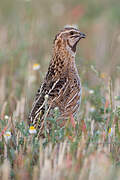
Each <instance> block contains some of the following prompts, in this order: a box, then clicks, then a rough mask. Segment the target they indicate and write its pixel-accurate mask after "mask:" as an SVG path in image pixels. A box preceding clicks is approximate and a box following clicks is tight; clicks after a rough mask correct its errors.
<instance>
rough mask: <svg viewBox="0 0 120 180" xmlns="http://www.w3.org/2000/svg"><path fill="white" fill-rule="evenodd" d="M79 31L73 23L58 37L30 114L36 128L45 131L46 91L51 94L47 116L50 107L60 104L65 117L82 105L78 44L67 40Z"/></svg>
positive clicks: (61, 115) (62, 114)
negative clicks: (78, 69) (76, 54)
mask: <svg viewBox="0 0 120 180" xmlns="http://www.w3.org/2000/svg"><path fill="white" fill-rule="evenodd" d="M71 31H73V33H74V34H73V35H74V36H70V33H71ZM75 33H76V34H75ZM78 33H79V34H80V31H79V30H77V29H74V28H72V27H71V28H65V29H64V30H62V31H61V32H60V33H59V34H57V36H56V37H55V40H54V48H53V56H52V60H51V61H50V64H49V67H48V72H47V74H46V76H45V79H44V82H43V83H42V85H41V87H40V89H38V92H37V94H36V97H35V100H34V103H33V106H32V110H31V112H30V114H29V124H31V123H32V124H33V125H34V127H35V128H39V134H42V131H43V129H44V112H45V95H48V102H47V103H48V109H49V112H48V116H49V115H50V111H51V109H54V108H55V107H58V108H59V111H60V117H59V118H60V119H63V121H64V120H65V121H66V120H67V119H68V118H69V116H70V115H71V114H73V115H74V114H75V113H76V112H77V110H78V108H79V105H80V99H81V83H80V78H79V75H78V71H77V68H76V65H75V51H76V47H74V46H72V45H70V42H68V41H69V38H70V37H73V38H74V37H75V38H76V37H77V36H78V35H77V34H78ZM71 34H72V33H71ZM80 35H81V34H80ZM80 35H79V36H80ZM82 35H83V33H82ZM84 36H85V35H84ZM81 38H82V37H81ZM81 38H80V39H81ZM80 39H79V40H80ZM74 41H75V40H74ZM75 43H76V42H75ZM73 45H74V44H73ZM76 45H77V43H76ZM76 45H75V46H76ZM72 48H75V49H72ZM38 121H39V122H38Z"/></svg>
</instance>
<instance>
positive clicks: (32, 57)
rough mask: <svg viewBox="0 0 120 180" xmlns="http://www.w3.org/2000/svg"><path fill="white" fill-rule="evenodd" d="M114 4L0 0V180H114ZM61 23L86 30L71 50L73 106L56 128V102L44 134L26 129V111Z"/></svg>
mask: <svg viewBox="0 0 120 180" xmlns="http://www.w3.org/2000/svg"><path fill="white" fill-rule="evenodd" d="M58 7H59V8H58ZM105 7H107V8H105ZM56 8H58V9H59V11H58V12H57V13H56ZM118 9H119V0H117V1H116V2H114V6H113V2H112V0H110V1H109V2H106V1H101V2H99V3H98V2H97V1H94V0H92V1H91V2H90V3H89V1H88V0H85V1H84V2H83V1H79V0H76V1H72V0H69V1H65V2H64V1H62V0H60V1H59V3H57V2H56V3H55V2H53V1H52V0H51V1H49V2H45V1H43V0H41V1H37V0H36V1H35V2H33V1H31V0H30V1H26V0H25V1H20V2H18V1H17V0H14V1H9V0H8V1H1V2H0V180H8V179H16V180H19V179H26V180H29V179H31V180H38V179H42V180H43V179H60V180H61V179H62V180H67V179H70V180H72V179H79V180H88V179H89V180H94V179H98V180H101V179H102V180H106V179H109V180H112V179H115V180H119V179H120V78H119V77H120V60H119V57H120V51H119V49H120V31H119V16H120V13H119V10H118ZM65 24H78V26H79V27H80V28H81V29H82V31H83V32H85V33H86V34H87V38H86V39H85V40H84V41H81V42H80V47H81V48H79V47H78V49H77V57H76V64H77V68H78V71H79V74H80V78H81V81H82V100H81V106H80V111H79V112H78V114H77V115H76V117H75V118H74V119H73V117H70V118H69V119H68V121H67V123H66V125H65V127H63V128H60V127H59V124H57V122H56V118H57V116H58V114H59V111H58V109H57V108H56V109H55V110H53V111H54V112H53V114H54V117H53V118H50V119H46V121H48V120H49V121H51V122H52V131H51V133H50V135H49V136H48V134H47V133H46V131H47V129H45V138H44V139H42V138H41V139H38V137H37V134H36V133H33V134H30V129H29V127H28V124H27V120H28V119H27V117H28V112H29V111H30V109H31V105H32V102H33V98H34V95H35V93H36V90H37V89H38V88H39V85H40V83H41V82H42V81H43V78H44V76H45V73H46V71H47V68H48V64H49V60H50V58H51V44H52V41H53V39H54V36H55V34H56V33H57V32H58V30H59V29H61V27H63V26H64V25H65ZM37 64H38V65H39V66H38V69H36V68H35V67H36V66H37ZM35 69H36V70H35ZM31 130H32V132H33V129H32V128H31Z"/></svg>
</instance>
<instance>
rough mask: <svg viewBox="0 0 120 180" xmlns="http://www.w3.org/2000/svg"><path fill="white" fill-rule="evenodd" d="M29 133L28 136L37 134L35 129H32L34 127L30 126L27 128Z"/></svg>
mask: <svg viewBox="0 0 120 180" xmlns="http://www.w3.org/2000/svg"><path fill="white" fill-rule="evenodd" d="M29 133H30V134H36V133H37V131H36V129H35V128H34V126H30V128H29Z"/></svg>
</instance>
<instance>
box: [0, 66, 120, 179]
mask: <svg viewBox="0 0 120 180" xmlns="http://www.w3.org/2000/svg"><path fill="white" fill-rule="evenodd" d="M31 71H34V70H31ZM37 71H40V70H37ZM91 71H92V73H94V74H95V76H97V78H98V80H99V85H98V86H95V88H94V89H89V88H88V87H87V86H86V85H84V84H83V96H82V104H81V110H80V113H78V114H77V117H76V118H75V119H74V120H73V117H70V119H69V120H68V122H67V124H66V126H65V127H64V128H60V127H59V125H58V124H57V122H56V118H57V116H58V114H59V111H58V109H55V110H54V117H53V118H51V119H46V120H47V121H51V122H52V131H51V133H50V135H49V136H48V135H47V134H46V133H45V138H44V139H38V137H37V134H30V133H29V127H28V125H27V121H26V120H27V119H26V115H25V114H26V113H25V111H26V105H25V96H23V95H22V93H21V94H20V95H19V96H20V97H16V98H15V97H12V100H11V97H9V99H8V102H7V101H5V102H4V103H3V106H2V107H1V121H0V131H1V133H0V147H1V148H0V179H1V180H2V179H3V180H5V179H9V178H11V179H34V180H35V179H39V178H40V179H47V178H48V179H96V178H97V179H113V178H114V179H119V177H120V174H119V172H120V156H119V154H120V106H118V105H115V103H116V102H119V101H120V97H119V96H115V98H114V96H113V92H115V91H116V87H115V86H113V84H112V80H111V79H110V77H108V76H107V75H106V74H102V73H101V72H98V71H97V70H96V68H95V67H94V66H92V68H91ZM35 73H38V72H35ZM36 75H37V74H36ZM106 80H107V82H108V84H106ZM116 81H117V80H116ZM32 83H33V82H32ZM114 84H116V85H117V83H114ZM113 89H114V90H113ZM14 98H15V100H14ZM13 100H14V101H15V102H12V101H13ZM9 102H10V103H12V106H15V110H14V111H13V115H12V116H10V115H9V114H10V110H11V108H12V107H11V105H10V103H9ZM14 103H15V105H14ZM114 107H115V108H114ZM45 132H46V130H45Z"/></svg>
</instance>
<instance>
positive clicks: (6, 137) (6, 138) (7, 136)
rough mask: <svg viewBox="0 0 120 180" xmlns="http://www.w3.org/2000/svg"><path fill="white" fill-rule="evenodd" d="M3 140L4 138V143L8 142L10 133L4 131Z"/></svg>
mask: <svg viewBox="0 0 120 180" xmlns="http://www.w3.org/2000/svg"><path fill="white" fill-rule="evenodd" d="M4 138H5V142H8V141H9V140H10V138H11V132H10V131H6V132H5V134H4Z"/></svg>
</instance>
